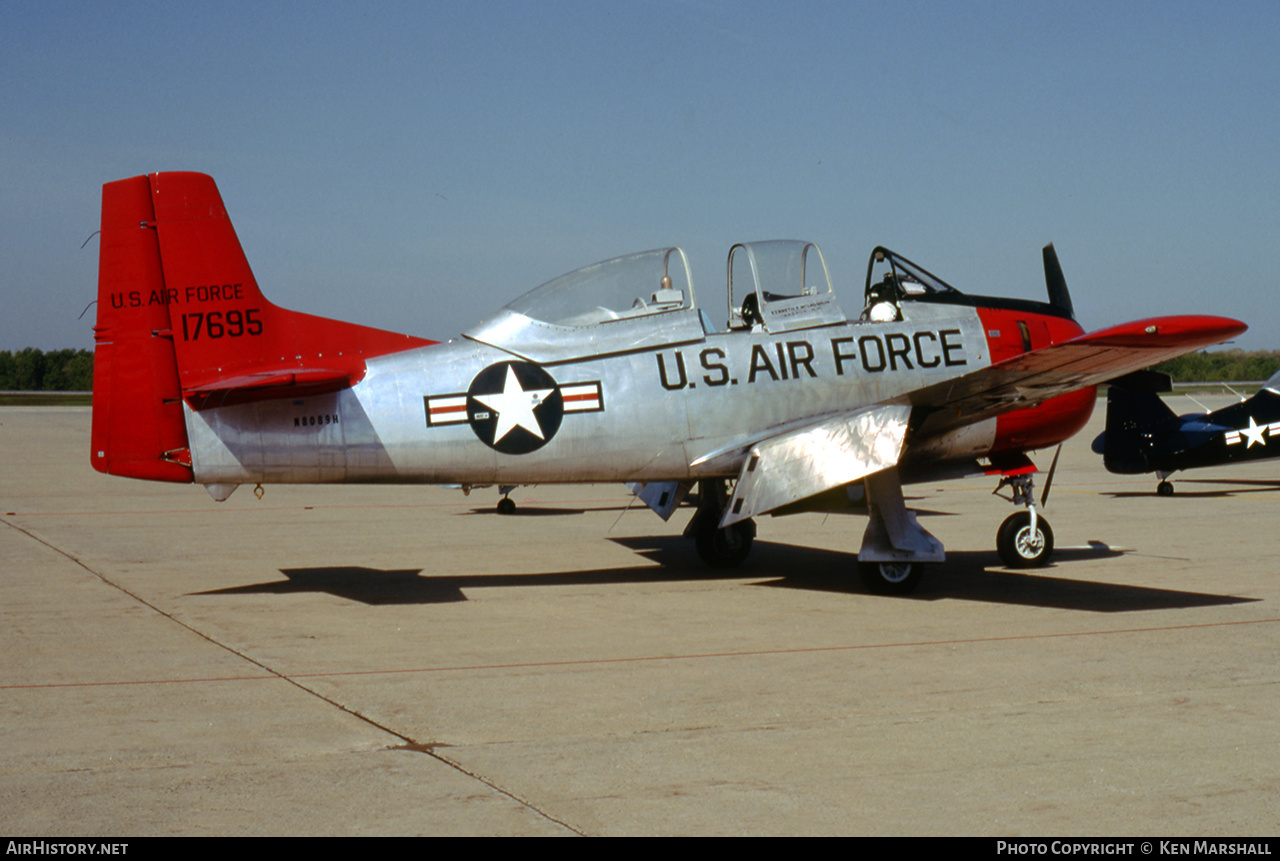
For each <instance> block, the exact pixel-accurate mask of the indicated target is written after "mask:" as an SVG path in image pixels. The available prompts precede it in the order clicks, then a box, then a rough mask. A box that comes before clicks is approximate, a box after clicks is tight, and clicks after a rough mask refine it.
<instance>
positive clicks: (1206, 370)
mask: <svg viewBox="0 0 1280 861" xmlns="http://www.w3.org/2000/svg"><path fill="white" fill-rule="evenodd" d="M1151 369H1152V370H1153V371H1160V372H1162V373H1165V374H1168V375H1169V376H1171V377H1173V381H1174V382H1175V383H1232V382H1238V381H1242V380H1258V381H1262V380H1266V379H1268V378H1270V377H1271V375H1272V374H1274V373H1275V372H1276V371H1278V370H1280V350H1254V351H1252V352H1245V351H1244V350H1219V351H1218V352H1216V353H1203V352H1202V353H1187V354H1186V355H1185V356H1179V357H1178V358H1176V359H1170V360H1169V361H1167V362H1161V363H1160V364H1158V365H1152V367H1151Z"/></svg>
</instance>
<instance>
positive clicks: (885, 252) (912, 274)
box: [861, 246, 962, 323]
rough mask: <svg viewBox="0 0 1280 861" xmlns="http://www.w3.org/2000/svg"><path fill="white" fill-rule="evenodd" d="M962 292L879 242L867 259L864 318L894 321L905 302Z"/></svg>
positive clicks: (879, 321) (875, 320)
mask: <svg viewBox="0 0 1280 861" xmlns="http://www.w3.org/2000/svg"><path fill="white" fill-rule="evenodd" d="M961 295H962V294H961V293H960V291H959V290H957V289H956V288H954V287H952V286H951V285H950V284H948V283H947V282H946V281H943V280H942V279H941V278H939V277H938V276H936V275H934V274H933V273H932V272H929V271H927V270H925V269H923V268H921V267H919V266H917V265H916V264H914V263H912V262H911V261H910V260H908V259H907V258H905V257H900V256H898V255H897V254H894V253H893V252H892V251H890V250H889V249H888V248H883V247H880V246H877V247H876V249H875V250H874V251H872V252H871V260H870V261H869V262H868V263H867V286H866V300H865V303H864V305H863V309H862V317H861V319H862V320H864V321H870V322H874V323H890V322H893V321H895V320H901V319H902V303H903V302H910V301H930V300H932V301H942V302H946V301H948V299H950V298H952V297H959V296H961Z"/></svg>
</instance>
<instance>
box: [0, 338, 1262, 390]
mask: <svg viewBox="0 0 1280 861" xmlns="http://www.w3.org/2000/svg"><path fill="white" fill-rule="evenodd" d="M1152 369H1153V370H1156V371H1161V372H1163V373H1166V374H1168V375H1169V376H1171V377H1173V381H1174V382H1176V383H1217V382H1228V383H1230V382H1236V381H1239V380H1265V379H1268V378H1269V377H1270V376H1271V375H1272V374H1274V373H1275V372H1276V371H1278V370H1280V350H1254V351H1252V352H1245V351H1244V350H1220V351H1218V352H1215V353H1188V354H1187V355H1185V356H1179V357H1178V358H1176V359H1170V360H1169V361H1167V362H1161V363H1160V364H1158V365H1154V366H1152ZM92 388H93V351H92V350H51V351H49V352H48V353H46V352H44V351H42V350H37V349H36V348H35V347H27V348H26V349H25V350H18V351H17V352H9V351H8V350H0V391H19V392H41V391H44V392H87V391H90V390H91V389H92Z"/></svg>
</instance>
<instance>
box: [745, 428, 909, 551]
mask: <svg viewBox="0 0 1280 861" xmlns="http://www.w3.org/2000/svg"><path fill="white" fill-rule="evenodd" d="M910 417H911V407H910V406H909V405H905V404H880V405H876V406H872V407H866V408H864V409H860V410H854V411H852V412H848V413H842V414H841V415H838V416H834V417H832V418H828V419H825V420H823V421H821V422H819V423H817V424H814V425H809V426H807V427H803V428H798V429H796V430H793V431H789V432H787V433H783V434H779V435H778V436H774V437H770V438H769V439H766V440H762V441H760V442H758V443H756V444H755V445H754V446H752V448H751V451H750V452H749V453H748V454H747V459H746V463H744V464H743V466H742V472H741V474H740V475H739V476H738V482H737V484H736V485H735V486H734V489H733V498H732V499H731V500H730V501H729V505H728V506H727V507H726V509H725V513H724V516H723V517H722V518H721V520H720V525H721V526H722V527H724V526H729V525H730V524H733V523H736V522H738V521H739V520H746V519H747V518H749V517H755V516H757V515H760V514H765V513H767V512H769V511H772V510H774V509H775V508H779V507H781V506H784V505H787V504H789V503H792V502H796V501H798V500H801V499H806V498H808V497H810V496H813V495H814V494H816V493H821V492H822V491H824V490H829V489H831V488H833V487H838V486H840V485H842V484H848V483H849V482H851V481H857V480H858V479H860V478H864V477H865V476H867V475H870V474H871V473H874V472H879V471H880V470H882V469H887V468H888V467H891V466H893V465H895V464H896V463H897V462H898V458H899V457H900V456H901V454H902V443H903V440H905V439H906V435H907V421H908V420H909V419H910Z"/></svg>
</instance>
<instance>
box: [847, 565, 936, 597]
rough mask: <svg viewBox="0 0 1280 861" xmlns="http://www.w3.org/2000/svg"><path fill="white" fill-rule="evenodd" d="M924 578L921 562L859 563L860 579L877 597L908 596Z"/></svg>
mask: <svg viewBox="0 0 1280 861" xmlns="http://www.w3.org/2000/svg"><path fill="white" fill-rule="evenodd" d="M923 576H924V565H923V564H921V563H919V562H859V563H858V578H859V579H860V580H862V585H863V586H866V587H867V589H869V590H871V591H872V592H875V593H876V594H877V595H906V594H907V593H908V592H911V591H913V590H914V589H915V588H916V586H918V585H919V583H920V578H921V577H923Z"/></svg>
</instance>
